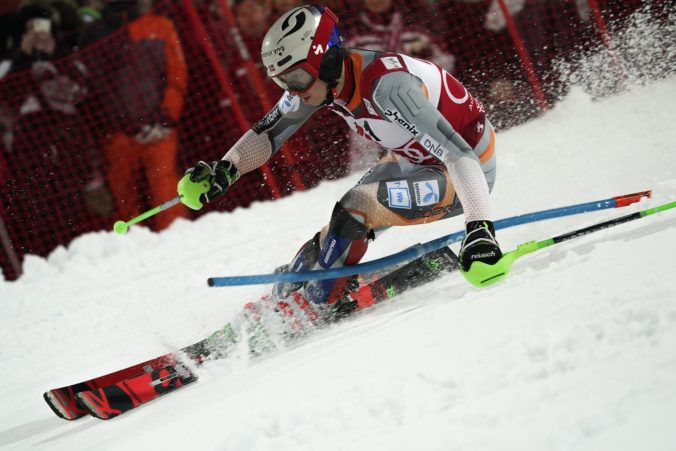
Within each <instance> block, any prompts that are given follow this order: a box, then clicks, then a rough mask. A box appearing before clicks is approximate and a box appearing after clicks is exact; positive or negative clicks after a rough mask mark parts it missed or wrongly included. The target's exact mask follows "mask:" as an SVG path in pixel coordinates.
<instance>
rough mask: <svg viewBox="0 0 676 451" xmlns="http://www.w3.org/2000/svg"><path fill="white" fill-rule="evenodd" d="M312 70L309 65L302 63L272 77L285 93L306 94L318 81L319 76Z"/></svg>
mask: <svg viewBox="0 0 676 451" xmlns="http://www.w3.org/2000/svg"><path fill="white" fill-rule="evenodd" d="M312 69H313V68H312V67H310V65H309V64H307V63H301V65H300V66H297V67H295V68H291V69H289V70H287V71H286V72H284V73H283V74H279V75H276V76H274V77H272V80H273V81H274V82H275V83H277V85H278V86H279V87H280V88H282V89H283V90H285V91H293V92H297V93H304V92H306V91H307V90H309V89H310V87H311V86H312V85H313V83H314V82H315V81H316V80H317V75H316V74H314V71H312V72H311V70H312Z"/></svg>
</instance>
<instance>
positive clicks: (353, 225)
mask: <svg viewBox="0 0 676 451" xmlns="http://www.w3.org/2000/svg"><path fill="white" fill-rule="evenodd" d="M344 76H345V87H344V88H343V89H342V91H341V93H340V95H339V96H338V97H337V98H335V99H334V100H333V102H332V103H330V104H329V105H328V108H330V109H331V110H332V111H333V112H334V113H336V114H338V115H339V116H341V117H342V118H343V119H344V120H345V121H346V122H347V124H348V125H349V126H350V128H351V129H352V130H353V131H354V132H356V133H357V134H358V135H360V136H362V137H363V138H365V139H368V140H370V141H373V142H375V143H377V144H379V145H380V146H382V147H384V148H386V149H388V150H389V151H390V153H389V155H388V156H386V157H385V158H383V159H382V160H381V161H380V162H379V163H378V164H377V165H376V166H374V167H373V168H372V169H371V170H370V171H368V172H367V173H366V175H365V176H364V177H363V178H362V179H361V180H360V181H359V182H358V183H357V185H356V186H354V187H353V188H351V189H350V190H349V191H348V192H347V193H346V194H345V195H344V196H343V197H342V198H341V199H340V201H339V202H338V203H337V204H336V206H335V208H334V210H333V213H332V216H331V220H330V222H329V224H328V226H327V227H324V229H322V231H321V232H318V233H317V234H316V235H315V236H314V237H313V238H312V239H311V240H310V241H308V242H307V243H305V244H304V245H303V247H302V248H301V250H300V251H299V252H298V254H297V255H296V256H295V257H294V259H293V260H292V262H291V264H290V265H289V266H288V267H287V268H286V270H288V271H305V270H312V269H327V268H335V267H339V266H343V265H354V264H356V263H358V262H359V261H360V260H361V258H362V257H363V256H364V254H365V252H366V249H367V246H368V240H369V239H373V238H374V237H375V233H374V232H377V231H380V230H383V229H385V228H388V227H390V226H402V225H412V224H422V223H427V222H431V221H437V220H439V219H444V218H448V217H451V216H456V215H459V214H461V213H463V211H464V214H465V221H466V222H469V221H475V220H486V219H490V211H489V201H488V197H489V192H490V190H491V189H492V187H493V184H494V182H495V175H496V157H495V153H494V148H495V135H494V131H493V127H492V126H491V124H490V122H489V121H488V119H487V118H486V114H485V110H484V107H483V105H482V104H481V103H480V102H479V101H477V100H476V99H475V98H474V97H472V95H471V94H470V93H469V92H468V91H467V90H466V89H465V87H464V86H462V84H460V82H458V81H457V80H456V79H455V78H454V77H453V76H451V75H450V74H449V73H447V72H446V71H445V70H444V69H442V68H440V67H439V66H437V65H435V64H433V63H431V62H428V61H424V60H420V59H415V58H412V57H409V56H406V55H403V54H397V53H383V52H375V51H368V50H361V49H360V50H355V49H351V50H350V54H349V57H348V58H347V59H346V60H345V71H344ZM334 94H335V93H334ZM318 108H320V107H314V106H310V105H307V104H303V103H302V102H301V101H300V98H299V97H297V96H293V95H291V94H289V93H288V92H286V93H284V95H283V96H282V98H281V99H280V101H279V102H278V103H277V104H276V105H275V106H274V107H273V108H272V110H271V111H270V112H268V113H267V114H266V115H265V116H264V117H263V118H262V119H261V120H260V121H258V122H257V123H256V124H255V125H254V126H253V127H252V129H251V130H249V131H248V132H247V133H245V134H244V135H243V136H242V137H241V138H240V140H239V141H238V142H237V143H235V145H234V146H233V147H232V148H231V149H230V150H229V151H228V153H227V154H226V155H225V157H224V159H225V160H228V161H230V162H231V163H233V164H234V166H235V167H236V168H237V169H238V170H239V172H240V174H244V173H246V172H249V171H252V170H254V169H256V168H258V167H260V166H261V165H263V164H264V163H265V162H266V161H267V160H268V159H269V158H270V157H271V156H272V155H273V154H274V153H275V152H276V151H277V150H278V149H279V148H280V147H281V145H282V144H283V143H284V141H285V140H286V139H287V138H288V137H289V136H291V135H292V134H293V133H294V132H295V131H296V130H298V129H299V128H300V127H301V126H302V125H303V123H304V122H305V121H306V120H307V119H308V118H309V117H310V116H311V115H312V114H313V113H314V112H315V111H316V110H317V109H318ZM349 279H350V278H349V277H344V278H340V279H334V280H320V281H311V282H308V283H307V284H306V285H305V295H306V297H307V298H308V299H309V300H311V301H312V302H314V303H327V302H328V303H332V302H335V301H336V300H338V299H339V298H340V297H341V296H342V295H343V294H344V291H345V288H346V285H347V284H348V283H349ZM285 287H286V288H289V285H288V284H286V285H279V286H277V287H276V292H277V294H278V295H281V296H282V297H284V296H285V295H287V294H288V291H287V292H285V290H284V288H285ZM297 288H298V287H297V286H291V288H290V289H291V290H293V289H297Z"/></svg>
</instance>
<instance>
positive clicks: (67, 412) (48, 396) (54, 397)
mask: <svg viewBox="0 0 676 451" xmlns="http://www.w3.org/2000/svg"><path fill="white" fill-rule="evenodd" d="M67 396H68V395H67V394H65V393H63V391H62V390H60V389H58V388H57V389H54V390H49V391H46V392H44V393H43V394H42V397H43V398H44V400H45V402H46V403H47V405H48V406H49V408H50V409H52V412H54V413H55V414H56V416H58V417H59V418H63V419H64V420H68V421H73V420H77V419H79V418H82V417H83V416H85V415H87V412H85V411H83V410H82V409H81V408H80V406H78V405H77V403H76V402H75V398H72V399H70V400H69V399H68V397H67Z"/></svg>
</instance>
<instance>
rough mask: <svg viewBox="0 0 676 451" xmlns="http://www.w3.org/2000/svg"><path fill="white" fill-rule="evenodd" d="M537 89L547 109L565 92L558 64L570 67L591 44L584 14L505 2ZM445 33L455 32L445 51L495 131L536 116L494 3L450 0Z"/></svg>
mask: <svg viewBox="0 0 676 451" xmlns="http://www.w3.org/2000/svg"><path fill="white" fill-rule="evenodd" d="M504 3H505V6H506V8H507V10H508V11H509V14H510V16H511V17H512V19H513V21H514V24H515V25H516V27H517V29H518V32H519V35H520V37H521V39H522V43H523V46H524V50H525V51H526V52H527V54H528V57H529V59H530V62H531V64H532V65H533V68H534V71H535V75H536V78H537V80H538V83H539V87H540V88H541V89H542V91H543V92H544V94H545V100H546V102H547V103H548V104H549V105H551V104H553V103H554V102H556V101H557V100H558V99H559V98H560V97H561V96H562V95H563V94H564V93H565V91H566V86H565V85H563V84H562V83H560V81H559V77H558V73H557V63H558V62H559V61H568V62H570V61H573V60H575V59H576V58H577V57H578V55H580V49H581V48H582V47H584V46H585V45H588V43H589V41H590V39H591V38H590V35H589V33H590V27H589V25H588V23H585V20H586V18H587V17H588V11H586V10H585V9H584V8H580V7H579V4H578V3H579V2H570V1H565V0H556V1H552V0H505V2H504ZM440 9H442V10H443V11H444V12H445V14H444V15H445V18H446V28H447V29H449V30H450V29H452V30H454V31H455V30H457V32H454V34H453V38H452V39H450V40H449V47H450V48H451V51H453V53H454V54H456V55H457V56H458V62H457V63H458V64H457V76H458V78H459V79H461V80H462V81H463V83H465V84H466V85H467V87H468V89H471V90H472V92H476V95H477V97H479V98H482V99H483V100H484V105H485V106H486V109H487V110H488V111H489V114H490V117H491V121H492V122H493V125H494V126H495V127H496V128H498V129H504V128H507V127H511V126H514V125H517V124H520V123H522V122H524V121H526V120H528V119H530V118H532V117H535V116H537V115H538V114H539V113H540V108H539V106H538V103H537V102H536V101H535V94H534V87H533V85H532V84H531V80H530V79H529V78H528V76H527V73H526V70H525V65H524V62H523V61H522V60H521V58H520V56H519V54H518V52H517V47H516V45H515V42H514V40H513V36H512V35H511V33H510V30H509V28H508V26H507V20H506V19H505V17H504V15H503V13H502V10H501V8H500V4H499V2H498V1H497V0H448V1H446V2H443V3H442V4H441V5H440Z"/></svg>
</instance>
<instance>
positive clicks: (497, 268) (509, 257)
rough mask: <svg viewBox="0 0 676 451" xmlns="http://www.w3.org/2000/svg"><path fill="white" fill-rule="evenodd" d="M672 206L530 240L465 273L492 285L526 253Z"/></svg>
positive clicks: (481, 283) (480, 283)
mask: <svg viewBox="0 0 676 451" xmlns="http://www.w3.org/2000/svg"><path fill="white" fill-rule="evenodd" d="M672 208H676V202H670V203H667V204H663V205H659V206H657V207H654V208H648V209H647V210H643V211H637V212H636V213H631V214H629V215H626V216H621V217H619V218H615V219H610V220H608V221H604V222H600V223H598V224H594V225H591V226H589V227H585V228H582V229H578V230H574V231H572V232H568V233H564V234H562V235H557V236H555V237H552V238H547V239H545V240H542V241H528V242H526V243H523V244H520V245H518V246H517V248H516V249H515V250H513V251H511V252H507V253H506V254H504V255H503V256H502V258H501V259H500V260H499V261H498V262H497V263H496V264H495V265H487V264H485V263H482V262H474V263H473V264H472V267H471V268H470V270H469V271H468V272H464V273H463V275H464V276H465V278H466V279H467V280H468V281H469V282H470V283H471V284H473V285H475V286H477V287H483V286H486V285H490V284H493V283H495V282H498V281H500V280H503V279H505V278H506V277H507V276H508V275H509V270H510V269H511V267H512V264H514V262H515V261H516V260H518V259H519V258H521V257H523V256H524V255H527V254H530V253H532V252H535V251H537V250H540V249H543V248H545V247H549V246H551V245H553V244H557V243H562V242H564V241H568V240H572V239H573V238H578V237H581V236H584V235H589V234H590V233H594V232H598V231H600V230H604V229H607V228H610V227H614V226H617V225H620V224H624V223H627V222H630V221H635V220H637V219H641V218H645V217H646V216H650V215H653V214H655V213H660V212H663V211H666V210H670V209H672Z"/></svg>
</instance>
